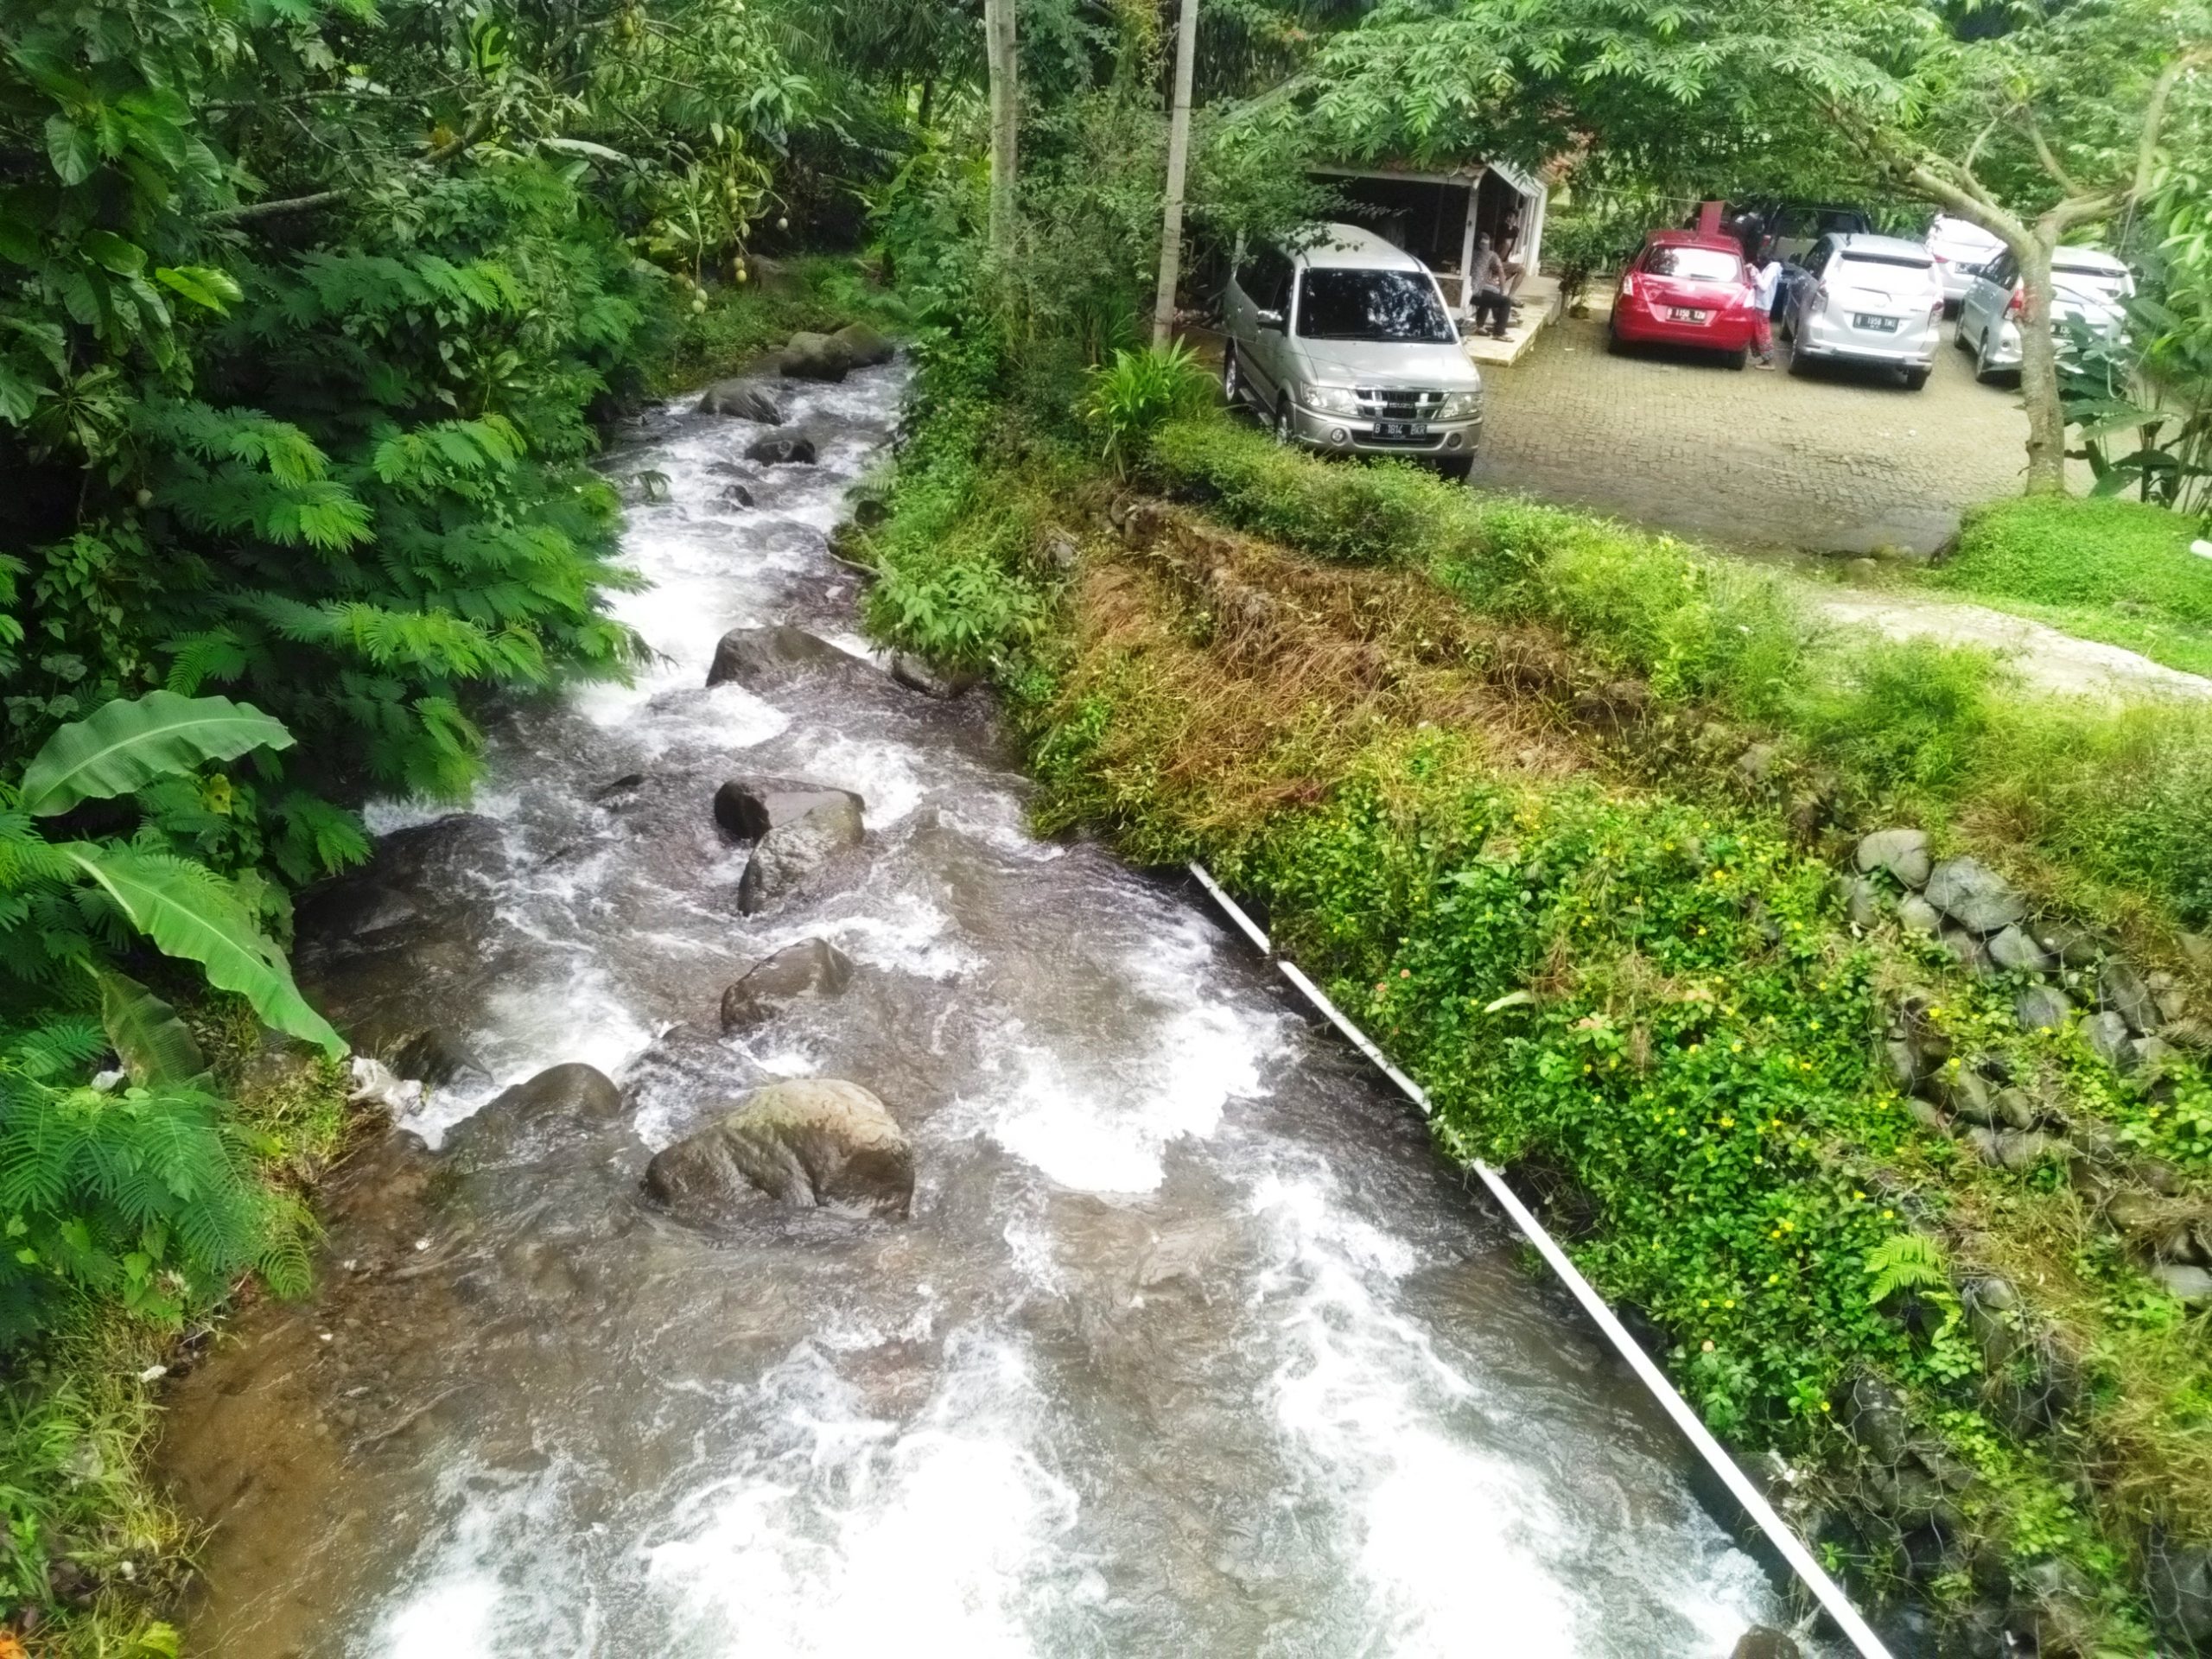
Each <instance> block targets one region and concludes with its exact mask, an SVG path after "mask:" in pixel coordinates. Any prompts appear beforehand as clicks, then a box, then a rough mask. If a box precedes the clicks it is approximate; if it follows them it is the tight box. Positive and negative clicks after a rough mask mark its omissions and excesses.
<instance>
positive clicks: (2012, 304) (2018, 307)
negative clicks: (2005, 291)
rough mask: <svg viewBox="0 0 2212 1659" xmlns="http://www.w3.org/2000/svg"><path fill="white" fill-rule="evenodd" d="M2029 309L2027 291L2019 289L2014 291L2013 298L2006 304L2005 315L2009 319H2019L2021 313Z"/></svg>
mask: <svg viewBox="0 0 2212 1659" xmlns="http://www.w3.org/2000/svg"><path fill="white" fill-rule="evenodd" d="M2027 308H2028V296H2027V290H2026V289H2019V288H2016V289H2013V290H2012V298H2011V299H2009V300H2007V301H2005V315H2006V316H2008V317H2017V316H2018V315H2020V313H2021V312H2023V311H2024V310H2026V309H2027Z"/></svg>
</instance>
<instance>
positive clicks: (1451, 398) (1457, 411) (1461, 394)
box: [1436, 390, 1483, 421]
mask: <svg viewBox="0 0 2212 1659" xmlns="http://www.w3.org/2000/svg"><path fill="white" fill-rule="evenodd" d="M1482 412H1483V395H1482V393H1481V391H1479V390H1478V391H1450V392H1446V393H1445V395H1444V402H1443V404H1441V405H1440V407H1439V408H1438V410H1437V411H1436V418H1437V419H1438V420H1440V421H1471V420H1473V419H1474V418H1475V416H1478V415H1479V414H1481V413H1482Z"/></svg>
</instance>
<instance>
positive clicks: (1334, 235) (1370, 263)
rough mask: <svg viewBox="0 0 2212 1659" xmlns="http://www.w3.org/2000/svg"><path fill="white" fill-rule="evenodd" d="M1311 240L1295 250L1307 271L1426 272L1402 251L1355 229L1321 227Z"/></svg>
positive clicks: (1425, 267) (1425, 268)
mask: <svg viewBox="0 0 2212 1659" xmlns="http://www.w3.org/2000/svg"><path fill="white" fill-rule="evenodd" d="M1318 228H1319V235H1318V237H1317V238H1316V239H1315V240H1313V241H1312V242H1310V243H1308V244H1306V245H1305V246H1304V247H1302V248H1300V249H1299V250H1298V257H1300V259H1302V260H1304V261H1305V262H1306V265H1307V266H1308V267H1309V268H1319V269H1321V270H1327V269H1329V268H1330V267H1332V266H1341V267H1350V268H1352V269H1355V270H1427V269H1428V267H1427V265H1424V264H1421V261H1420V260H1418V259H1416V258H1414V256H1413V255H1411V254H1410V253H1408V252H1407V251H1405V250H1404V249H1403V248H1401V247H1398V246H1395V245H1393V244H1391V243H1389V242H1386V241H1384V240H1383V238H1381V237H1379V236H1377V235H1376V233H1375V232H1372V231H1370V230H1368V229H1366V228H1364V227H1363V226H1358V225H1323V226H1319V227H1318Z"/></svg>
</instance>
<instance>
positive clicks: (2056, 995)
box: [2012, 985, 2074, 1031]
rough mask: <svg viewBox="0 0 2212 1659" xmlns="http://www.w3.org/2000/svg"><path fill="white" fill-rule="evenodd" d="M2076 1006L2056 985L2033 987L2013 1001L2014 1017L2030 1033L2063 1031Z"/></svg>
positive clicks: (2022, 992) (2025, 990)
mask: <svg viewBox="0 0 2212 1659" xmlns="http://www.w3.org/2000/svg"><path fill="white" fill-rule="evenodd" d="M2073 1014H2074V1004H2073V1003H2072V1002H2071V1001H2069V1000H2068V998H2067V995H2066V993H2065V992H2063V991H2062V990H2060V989H2059V988H2058V987H2056V985H2031V986H2028V987H2027V988H2025V989H2024V990H2023V991H2021V993H2020V994H2019V995H2018V996H2016V997H2014V998H2013V999H2012V1017H2013V1018H2014V1019H2016V1020H2018V1021H2019V1022H2020V1024H2021V1026H2022V1027H2024V1029H2026V1030H2029V1031H2063V1030H2064V1029H2065V1027H2066V1022H2067V1020H2069V1019H2071V1018H2072V1017H2073Z"/></svg>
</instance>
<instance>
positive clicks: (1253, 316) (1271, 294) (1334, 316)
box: [1221, 225, 1483, 478]
mask: <svg viewBox="0 0 2212 1659" xmlns="http://www.w3.org/2000/svg"><path fill="white" fill-rule="evenodd" d="M1222 311H1223V314H1224V334H1226V336H1227V338H1226V339H1225V340H1224V341H1223V342H1222V366H1221V385H1222V393H1223V395H1224V397H1227V399H1228V400H1229V402H1230V404H1232V405H1234V404H1245V405H1247V406H1248V407H1249V408H1250V409H1251V410H1252V411H1253V412H1254V413H1255V414H1256V415H1257V416H1259V417H1260V418H1261V419H1262V420H1263V421H1265V422H1267V423H1268V424H1269V425H1270V426H1271V427H1273V428H1274V433H1275V435H1276V437H1277V438H1279V439H1280V440H1281V442H1285V443H1300V444H1304V445H1305V446H1306V448H1311V449H1320V450H1325V451H1331V452H1335V453H1341V454H1368V455H1397V456H1401V457H1404V458H1408V459H1414V460H1422V461H1430V462H1433V464H1434V465H1436V466H1437V467H1440V468H1441V469H1442V470H1443V471H1444V472H1446V474H1450V475H1452V476H1453V477H1459V478H1464V477H1465V476H1466V474H1467V472H1468V470H1469V468H1470V467H1472V465H1473V463H1474V455H1475V448H1476V444H1477V442H1478V440H1479V439H1480V438H1481V436H1482V429H1483V381H1482V376H1481V375H1480V374H1479V373H1478V372H1476V369H1475V365H1473V364H1472V363H1471V362H1470V361H1469V360H1468V359H1467V354H1466V353H1465V350H1464V349H1463V348H1462V347H1461V346H1460V343H1459V328H1458V327H1457V326H1456V325H1455V324H1454V323H1453V322H1452V313H1451V310H1450V308H1448V307H1447V306H1446V304H1445V303H1444V295H1443V292H1442V290H1441V289H1439V288H1438V287H1437V285H1436V278H1435V277H1433V275H1431V274H1430V271H1429V269H1428V267H1427V265H1424V264H1421V261H1420V260H1418V259H1416V258H1414V257H1413V255H1411V254H1409V253H1407V252H1405V251H1403V250H1402V249H1399V248H1395V247H1393V246H1391V245H1390V244H1389V243H1388V242H1385V241H1384V240H1383V238H1381V237H1379V236H1376V234H1375V233H1374V232H1371V231H1364V230H1362V229H1360V228H1359V227H1358V226H1356V225H1324V226H1321V227H1320V228H1319V230H1318V231H1317V232H1314V233H1313V237H1312V238H1311V239H1308V240H1306V241H1305V242H1304V243H1302V245H1300V247H1299V248H1298V249H1297V250H1296V251H1285V250H1283V249H1281V248H1276V247H1271V246H1268V245H1258V246H1255V247H1253V248H1250V249H1249V250H1247V251H1245V253H1244V255H1243V257H1242V258H1240V259H1239V260H1238V261H1237V264H1236V272H1235V274H1234V275H1233V276H1231V277H1230V282H1229V288H1228V291H1227V292H1226V293H1225V294H1224V296H1222Z"/></svg>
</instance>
